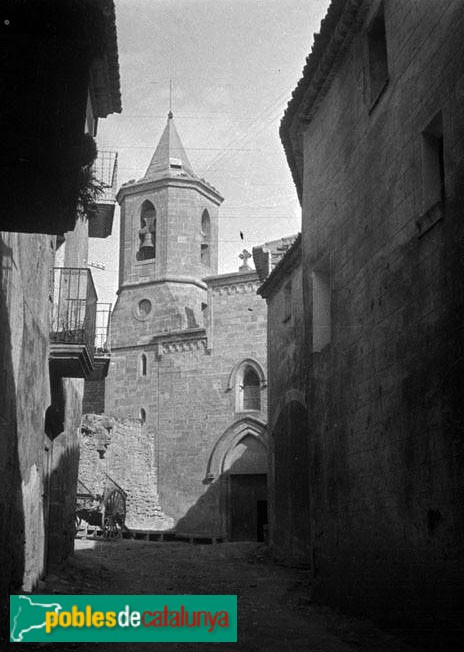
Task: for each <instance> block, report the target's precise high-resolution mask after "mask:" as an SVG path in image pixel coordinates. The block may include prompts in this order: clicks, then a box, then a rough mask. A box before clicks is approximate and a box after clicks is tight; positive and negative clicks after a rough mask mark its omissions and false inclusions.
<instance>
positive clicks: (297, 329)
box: [253, 235, 310, 567]
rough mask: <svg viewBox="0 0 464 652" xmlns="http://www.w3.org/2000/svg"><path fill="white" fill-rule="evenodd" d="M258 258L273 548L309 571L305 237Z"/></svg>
mask: <svg viewBox="0 0 464 652" xmlns="http://www.w3.org/2000/svg"><path fill="white" fill-rule="evenodd" d="M253 257H254V260H255V265H256V269H257V271H258V274H259V276H260V280H261V281H263V284H262V285H261V287H260V288H259V290H258V293H259V294H260V295H261V296H262V297H263V298H264V299H266V302H267V330H268V342H269V347H268V429H269V535H270V545H271V549H272V552H273V556H274V558H276V559H278V560H279V561H281V562H282V563H288V564H292V565H294V566H295V565H300V566H305V567H309V566H310V545H309V540H310V537H309V472H308V469H309V437H308V427H307V423H308V413H307V404H306V364H307V359H306V356H305V331H304V310H303V276H302V269H301V236H300V235H299V236H297V237H295V236H293V237H289V238H285V239H282V240H281V241H276V242H273V243H267V244H266V245H264V246H263V247H255V248H254V249H253ZM266 263H267V264H266Z"/></svg>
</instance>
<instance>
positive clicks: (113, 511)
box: [103, 489, 126, 539]
mask: <svg viewBox="0 0 464 652" xmlns="http://www.w3.org/2000/svg"><path fill="white" fill-rule="evenodd" d="M125 519H126V499H125V497H124V494H123V493H122V492H121V491H119V489H114V490H113V491H112V492H111V493H110V494H109V496H108V498H107V499H106V500H105V513H104V518H103V536H104V537H105V538H107V539H115V538H118V537H120V536H122V528H123V525H124V521H125Z"/></svg>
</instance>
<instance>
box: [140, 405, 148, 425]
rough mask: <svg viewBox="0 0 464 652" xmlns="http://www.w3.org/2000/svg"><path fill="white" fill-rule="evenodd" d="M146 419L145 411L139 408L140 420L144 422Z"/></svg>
mask: <svg viewBox="0 0 464 652" xmlns="http://www.w3.org/2000/svg"><path fill="white" fill-rule="evenodd" d="M146 420H147V413H146V412H145V410H144V409H143V408H140V421H141V422H142V423H145V421H146Z"/></svg>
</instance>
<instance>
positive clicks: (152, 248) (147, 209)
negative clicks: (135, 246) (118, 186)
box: [137, 199, 156, 260]
mask: <svg viewBox="0 0 464 652" xmlns="http://www.w3.org/2000/svg"><path fill="white" fill-rule="evenodd" d="M139 240H140V243H139V250H138V252H137V260H150V259H151V258H154V257H155V255H156V210H155V207H154V206H153V204H152V203H151V201H148V199H147V200H146V201H144V202H143V204H142V208H141V209H140V229H139Z"/></svg>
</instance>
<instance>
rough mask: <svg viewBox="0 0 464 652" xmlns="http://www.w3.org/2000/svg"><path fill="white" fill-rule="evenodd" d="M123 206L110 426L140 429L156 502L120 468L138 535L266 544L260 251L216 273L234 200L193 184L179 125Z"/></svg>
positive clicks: (114, 470)
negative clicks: (223, 215)
mask: <svg viewBox="0 0 464 652" xmlns="http://www.w3.org/2000/svg"><path fill="white" fill-rule="evenodd" d="M118 201H119V202H120V204H121V241H120V276H119V290H118V299H117V302H116V305H115V308H114V311H113V315H112V327H111V363H110V370H109V374H108V378H107V381H106V387H105V414H106V415H108V416H109V417H112V418H114V419H116V420H117V421H118V423H127V422H128V420H129V421H130V420H134V419H135V420H138V423H139V427H135V426H134V432H136V433H137V434H136V435H135V436H136V437H137V438H140V437H141V438H142V440H143V441H144V442H145V446H144V450H145V451H146V456H147V457H146V462H145V463H144V465H143V468H144V469H147V468H150V469H152V471H153V474H154V477H155V479H156V480H155V481H156V496H157V499H156V500H153V501H148V502H147V501H145V499H144V498H143V497H142V496H140V495H131V494H130V492H131V488H130V483H129V485H128V484H127V479H126V477H125V476H124V475H121V471H118V468H119V467H118V463H117V462H115V463H114V464H113V465H112V466H111V465H110V467H108V473H109V475H111V477H112V478H113V479H114V480H115V481H116V482H118V483H120V484H121V485H122V486H123V489H124V490H126V491H128V493H129V498H128V517H127V526H128V527H129V528H132V529H140V530H150V531H156V530H172V531H175V532H176V533H178V534H179V535H195V536H197V535H198V536H201V535H206V536H217V537H222V538H223V537H228V538H231V539H240V538H243V537H245V538H248V539H251V540H256V539H258V538H261V539H262V538H263V537H264V535H265V530H266V524H267V493H266V492H267V489H266V487H267V448H268V442H267V432H266V391H265V387H266V305H265V302H264V301H263V300H262V299H261V298H260V297H259V296H257V295H256V290H257V288H258V285H259V280H258V277H257V274H256V272H255V271H254V270H252V269H251V268H250V267H249V266H248V264H247V259H248V258H249V257H250V254H248V252H243V254H242V261H243V262H242V264H241V265H240V269H239V270H238V271H237V272H233V273H230V274H221V275H218V274H217V259H218V216H219V206H220V204H221V202H222V197H221V195H220V194H219V192H218V191H217V190H216V189H215V188H213V187H212V186H211V185H210V184H209V183H207V182H206V181H205V180H204V179H200V178H199V177H198V176H197V175H196V174H195V173H194V171H193V169H192V166H191V164H190V162H189V160H188V158H187V155H186V152H185V150H184V147H183V145H182V143H181V140H180V138H179V135H178V133H177V130H176V127H175V125H174V119H173V116H172V114H171V113H170V114H169V116H168V121H167V124H166V127H165V130H164V132H163V134H162V136H161V138H160V141H159V144H158V146H157V148H156V150H155V153H154V155H153V158H152V160H151V162H150V165H149V166H148V169H147V172H146V174H145V176H144V178H143V179H141V180H139V181H136V182H135V181H134V182H129V183H128V184H125V185H123V186H122V188H121V189H120V191H119V194H118ZM137 445H138V444H137ZM110 447H111V445H110ZM141 468H142V467H139V468H132V469H131V472H132V474H134V475H136V474H137V473H142V471H141ZM124 483H125V485H124ZM141 503H143V505H144V507H143V509H141V508H140V504H141Z"/></svg>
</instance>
